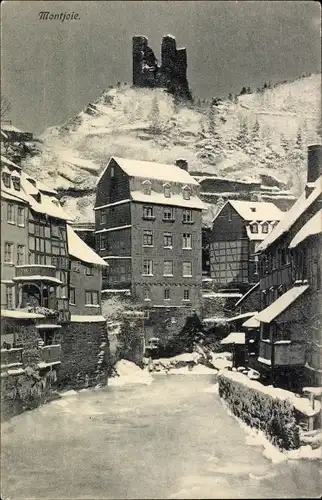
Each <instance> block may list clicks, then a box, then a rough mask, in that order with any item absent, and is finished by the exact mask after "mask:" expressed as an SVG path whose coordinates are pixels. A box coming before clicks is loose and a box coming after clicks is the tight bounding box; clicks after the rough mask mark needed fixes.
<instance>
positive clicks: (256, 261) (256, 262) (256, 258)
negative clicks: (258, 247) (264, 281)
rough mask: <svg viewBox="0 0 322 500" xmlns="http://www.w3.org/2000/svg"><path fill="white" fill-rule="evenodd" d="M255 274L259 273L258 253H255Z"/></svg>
mask: <svg viewBox="0 0 322 500" xmlns="http://www.w3.org/2000/svg"><path fill="white" fill-rule="evenodd" d="M254 274H258V255H255V259H254Z"/></svg>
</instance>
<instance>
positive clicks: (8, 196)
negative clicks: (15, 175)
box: [1, 183, 26, 202]
mask: <svg viewBox="0 0 322 500" xmlns="http://www.w3.org/2000/svg"><path fill="white" fill-rule="evenodd" d="M1 198H3V199H4V200H10V201H20V202H21V201H26V200H24V199H22V198H20V197H19V196H15V195H14V194H11V193H7V192H6V191H5V190H4V189H2V183H1Z"/></svg>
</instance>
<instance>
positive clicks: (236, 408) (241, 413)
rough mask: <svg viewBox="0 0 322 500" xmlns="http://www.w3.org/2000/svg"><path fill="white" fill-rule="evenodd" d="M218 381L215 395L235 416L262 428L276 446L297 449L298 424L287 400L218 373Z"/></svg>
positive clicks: (248, 423)
mask: <svg viewBox="0 0 322 500" xmlns="http://www.w3.org/2000/svg"><path fill="white" fill-rule="evenodd" d="M218 384H219V396H220V397H221V398H222V399H224V400H225V401H226V402H227V404H228V406H229V408H230V410H231V411H232V412H233V414H234V415H236V417H238V418H240V419H241V420H243V421H244V422H245V423H246V424H247V425H249V426H250V427H255V428H256V429H259V430H261V431H263V432H264V434H265V435H266V436H267V438H268V439H269V440H270V441H271V442H272V443H273V444H274V445H275V446H277V447H278V448H279V449H282V450H283V449H284V450H292V449H297V448H299V446H300V438H299V426H298V425H297V421H296V417H295V410H294V408H293V406H292V405H291V404H290V403H289V402H288V401H285V400H282V399H278V398H273V397H272V396H270V395H268V394H265V393H262V392H260V391H257V390H255V389H253V388H250V387H247V386H246V385H244V384H242V383H240V382H237V381H235V380H231V379H229V378H228V377H225V375H224V374H219V375H218Z"/></svg>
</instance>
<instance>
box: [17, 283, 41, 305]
mask: <svg viewBox="0 0 322 500" xmlns="http://www.w3.org/2000/svg"><path fill="white" fill-rule="evenodd" d="M21 297H22V300H21V307H28V306H31V307H38V306H41V292H40V288H39V287H38V286H37V285H34V284H31V285H30V284H28V285H27V284H26V285H22V287H21Z"/></svg>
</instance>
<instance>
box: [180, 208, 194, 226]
mask: <svg viewBox="0 0 322 500" xmlns="http://www.w3.org/2000/svg"><path fill="white" fill-rule="evenodd" d="M182 222H184V223H187V222H188V223H189V222H192V211H191V210H183V212H182Z"/></svg>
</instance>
